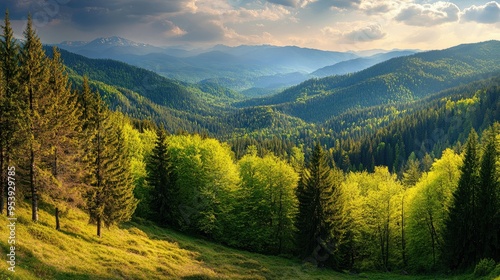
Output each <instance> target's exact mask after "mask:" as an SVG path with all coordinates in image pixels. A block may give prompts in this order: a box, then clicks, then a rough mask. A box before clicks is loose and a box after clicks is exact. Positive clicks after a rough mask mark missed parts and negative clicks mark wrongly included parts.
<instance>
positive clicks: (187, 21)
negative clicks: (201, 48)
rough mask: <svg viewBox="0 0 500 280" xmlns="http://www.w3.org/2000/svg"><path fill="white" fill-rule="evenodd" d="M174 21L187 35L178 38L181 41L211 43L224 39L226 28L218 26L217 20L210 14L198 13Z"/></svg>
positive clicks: (179, 17) (174, 18)
mask: <svg viewBox="0 0 500 280" xmlns="http://www.w3.org/2000/svg"><path fill="white" fill-rule="evenodd" d="M172 21H173V22H175V24H176V25H177V26H179V27H180V28H181V29H182V30H183V31H184V32H185V34H184V35H182V36H180V37H178V38H177V39H178V40H180V41H187V42H210V41H216V40H221V39H223V38H224V34H225V31H224V28H223V26H222V25H221V24H218V23H217V21H216V18H214V17H213V16H212V15H209V14H203V13H197V14H196V15H194V14H191V16H190V14H186V15H182V16H176V17H173V18H172Z"/></svg>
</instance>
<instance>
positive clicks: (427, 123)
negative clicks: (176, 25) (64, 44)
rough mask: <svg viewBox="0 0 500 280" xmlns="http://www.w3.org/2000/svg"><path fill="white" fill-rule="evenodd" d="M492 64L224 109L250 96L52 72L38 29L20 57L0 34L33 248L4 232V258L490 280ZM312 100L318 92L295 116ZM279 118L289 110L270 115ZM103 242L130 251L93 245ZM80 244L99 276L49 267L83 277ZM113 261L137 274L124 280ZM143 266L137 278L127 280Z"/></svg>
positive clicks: (96, 64)
mask: <svg viewBox="0 0 500 280" xmlns="http://www.w3.org/2000/svg"><path fill="white" fill-rule="evenodd" d="M498 49H500V46H499V42H497V41H491V42H485V43H479V44H472V45H461V46H458V47H455V48H451V49H448V50H444V51H434V52H428V53H424V54H418V55H414V56H410V57H407V58H397V59H393V60H390V61H388V62H385V63H382V64H379V65H376V66H373V67H372V68H370V69H368V70H365V71H361V72H359V73H356V74H352V75H346V76H333V77H329V78H326V79H322V80H311V81H308V82H306V83H304V84H302V85H299V86H297V87H295V88H291V89H289V90H287V91H284V92H282V93H280V94H278V95H276V96H275V97H272V98H270V99H266V100H265V101H255V100H254V101H244V102H248V104H250V103H252V102H257V103H259V102H263V104H267V105H261V106H255V107H245V108H235V107H233V106H232V105H233V102H236V101H238V99H239V98H241V96H240V95H239V94H237V93H234V92H232V91H230V90H227V89H224V88H222V87H218V86H216V85H211V84H205V85H203V86H194V85H190V84H185V83H181V82H177V81H173V80H169V79H165V78H163V77H160V76H158V75H156V74H154V73H152V72H149V71H146V70H142V69H139V68H135V67H131V66H128V65H126V64H123V63H119V62H115V61H111V60H90V59H87V58H83V57H81V56H76V55H73V54H70V53H63V54H61V53H60V52H59V51H58V50H57V49H56V48H54V49H52V50H51V51H50V52H49V53H47V52H46V51H45V49H44V48H43V46H42V44H41V41H40V39H39V38H38V36H37V34H36V32H35V30H34V29H33V24H32V20H31V18H30V17H29V18H28V24H27V26H26V29H25V32H24V40H23V41H22V42H19V41H17V40H15V39H14V37H13V32H12V28H11V25H10V22H9V17H8V14H6V17H5V21H4V27H3V34H2V40H1V44H0V55H1V57H2V60H1V62H0V66H1V71H0V81H1V83H0V104H1V107H0V109H1V110H0V121H1V123H0V124H1V131H2V133H1V134H0V169H1V172H0V181H1V184H2V185H3V186H5V188H0V213H1V214H2V215H4V214H5V215H7V217H8V218H6V219H7V220H8V219H17V218H18V217H19V220H18V221H19V223H18V227H19V228H20V229H19V233H20V234H21V233H22V236H23V238H26V239H30V238H31V240H37V241H34V244H35V243H36V245H33V244H28V243H24V241H21V240H20V239H17V240H16V238H15V235H16V230H15V229H14V230H12V229H10V228H9V230H10V236H12V232H14V238H10V237H9V239H5V238H4V239H1V240H0V244H1V247H2V248H3V249H4V250H5V251H7V252H8V254H7V256H9V261H10V262H7V264H8V265H9V266H8V267H7V269H8V270H11V271H12V270H15V269H18V270H21V271H23V273H24V274H23V275H29V276H30V277H32V278H34V279H37V278H39V279H44V278H47V277H49V278H50V277H52V278H55V279H65V278H66V279H67V278H71V277H73V276H74V277H80V278H81V279H88V278H89V277H90V278H92V277H93V275H98V276H96V277H101V278H106V277H110V276H109V275H110V274H112V275H119V276H118V277H121V278H137V277H138V276H137V275H138V274H140V273H146V276H144V275H141V276H140V278H143V279H151V278H152V279H154V278H162V277H167V278H168V277H171V278H181V277H185V278H188V279H190V278H191V279H192V278H196V279H198V278H209V279H210V278H227V279H231V278H232V277H236V278H245V277H246V276H242V275H241V274H240V273H239V271H236V272H235V271H234V269H241V270H244V269H246V268H248V266H250V267H251V268H252V269H251V270H252V271H253V272H254V273H256V274H257V275H258V277H260V278H266V277H267V278H275V279H280V278H281V279H287V278H289V277H301V278H305V279H307V278H311V277H313V276H316V275H318V274H322V273H323V272H324V271H326V272H324V273H325V274H326V275H327V276H326V277H330V276H331V275H342V276H341V277H344V276H345V277H350V276H349V275H348V274H332V273H331V272H330V271H331V270H336V271H339V272H348V273H350V274H353V275H354V276H353V277H358V276H357V274H358V273H363V272H366V271H378V272H393V273H394V272H395V273H403V274H412V275H418V274H422V273H432V274H436V273H439V274H442V275H444V276H443V277H450V276H452V275H454V274H456V273H462V274H468V275H470V274H472V273H473V274H474V276H475V277H484V279H491V278H494V277H498V276H500V265H498V264H497V263H498V262H499V261H500V238H499V236H500V215H499V213H500V166H499V162H500V98H499V96H500V76H499V75H498V59H499V57H498ZM144 81H147V83H146V84H144V83H143V82H144ZM326 81H334V83H332V84H328V83H326ZM409 81H412V83H409ZM354 82H355V83H354ZM141 83H142V84H141ZM377 85H379V86H380V87H377ZM337 87H338V88H339V91H337ZM304 88H314V89H315V91H314V93H313V94H312V96H311V94H305V95H302V96H301V98H302V99H300V100H295V99H294V98H293V96H299V95H297V94H295V93H296V92H298V91H301V89H304ZM341 88H342V90H344V91H345V92H344V93H342V90H340V89H341ZM318 89H322V90H324V92H323V91H321V92H320V91H317V90H318ZM370 89H371V90H372V91H370ZM378 89H382V90H380V91H378ZM294 92H295V93H294ZM289 93H292V95H288V94H289ZM348 93H349V94H348ZM368 95H369V96H370V97H372V98H371V99H368V98H364V97H366V96H368ZM330 98H333V99H330ZM392 98H396V99H395V100H394V101H395V102H389V100H392ZM281 99H284V100H289V101H286V102H288V103H285V104H281V103H280V104H278V103H273V102H274V101H277V100H278V101H279V100H281ZM331 100H336V101H335V102H334V103H329V102H330V101H331ZM339 100H343V101H342V102H340V101H339ZM337 101H338V102H337ZM280 102H281V101H280ZM316 102H319V103H316ZM320 103H321V104H320ZM243 104H244V103H239V105H240V106H243ZM313 105H314V106H313ZM368 105H370V106H368ZM311 106H313V107H311ZM325 108H327V109H325ZM287 112H288V113H291V114H290V115H289V114H287ZM299 112H300V113H299ZM307 114H310V116H312V115H314V119H316V120H325V121H324V122H318V123H311V122H308V121H310V120H311V118H309V117H304V116H305V115H307ZM326 120H327V121H326ZM49 210H50V212H52V213H54V218H49V217H47V216H48V215H52V213H50V214H49V212H48V211H49ZM71 213H77V214H71ZM18 215H19V216H18ZM6 219H4V220H6ZM82 220H88V222H89V224H90V225H91V226H92V227H95V228H93V230H92V231H93V232H94V233H95V236H94V234H93V233H90V230H89V229H88V228H87V226H84V225H82V224H83V223H82ZM130 220H133V221H134V222H133V223H128V224H124V223H127V222H128V221H130ZM48 221H54V224H53V227H54V228H55V230H52V231H50V232H51V233H53V234H54V235H49V234H48V233H46V231H47V228H48V227H50V226H52V225H50V224H49V222H48ZM61 223H62V224H63V225H62V226H61ZM65 225H70V226H65ZM9 226H10V225H9ZM128 226H129V227H130V228H129V229H128V230H127V233H125V232H124V229H123V227H128ZM80 227H82V228H83V229H81V228H80ZM120 227H121V228H120ZM139 227H140V228H141V229H139ZM158 227H164V228H168V231H165V230H163V229H158ZM25 229H26V230H25ZM5 231H6V230H5ZM56 231H57V232H56ZM177 231H178V232H182V233H183V234H188V235H195V236H197V237H199V238H202V239H204V241H203V242H205V244H207V243H208V244H209V245H208V246H213V248H214V249H213V251H214V252H211V251H210V250H207V249H206V248H203V249H200V248H197V247H196V248H193V247H186V248H183V249H179V248H178V246H174V244H175V242H177V241H176V240H175V239H180V240H182V241H180V242H181V243H182V244H186V243H189V244H188V245H187V246H193V245H190V244H192V242H186V241H185V238H186V237H185V235H181V234H179V233H177ZM173 232H175V233H173ZM112 233H115V234H124V235H125V236H126V237H127V238H129V239H127V240H126V241H119V240H112V239H103V236H107V235H108V234H112ZM170 238H173V240H171V239H170ZM12 239H13V241H12ZM116 239H119V237H116ZM166 239H168V240H166ZM61 240H64V242H63V241H61ZM72 240H74V241H75V243H77V244H81V245H82V246H83V245H85V246H90V250H95V251H96V255H97V256H98V258H97V259H96V258H94V259H92V261H94V262H95V263H96V265H102V266H103V267H106V269H107V270H106V272H96V271H95V269H94V270H92V269H89V268H88V266H87V265H85V264H82V263H81V262H80V261H78V262H76V263H75V264H72V263H71V261H70V262H69V263H66V262H65V263H64V265H61V264H60V263H61V262H59V264H57V265H56V264H54V263H55V261H54V257H53V254H51V252H52V251H53V250H57V251H58V252H60V253H61V254H60V255H61V258H63V257H64V256H65V255H66V254H67V255H70V256H73V255H74V254H77V255H78V256H81V257H82V258H81V259H85V260H90V257H89V256H88V255H84V254H83V253H82V252H80V251H78V250H76V249H75V248H74V246H71V245H69V244H64V243H68V242H70V243H71V241H72ZM54 242H55V243H57V244H59V245H58V247H57V249H54V247H53V245H51V244H52V243H54ZM209 242H211V243H209ZM222 245H223V246H229V247H232V248H237V249H240V250H245V251H251V252H255V253H260V254H263V255H273V257H264V256H262V255H261V256H260V257H259V258H261V257H262V258H263V259H266V261H268V262H270V263H273V262H285V263H286V264H283V266H287V265H291V266H293V267H295V268H296V267H297V266H300V267H301V268H300V269H301V272H297V271H293V272H286V271H285V269H283V268H282V269H281V270H279V269H278V270H277V271H280V273H278V272H274V271H262V270H265V269H266V267H275V266H276V265H274V264H273V265H269V264H267V265H266V266H262V265H261V264H260V263H255V261H254V262H252V261H249V260H248V259H247V258H246V257H239V258H238V260H241V261H242V262H241V263H237V264H236V265H235V264H234V263H232V264H231V265H229V264H227V263H226V264H224V263H222V264H221V263H219V262H216V263H217V265H214V261H213V258H215V257H214V256H215V255H217V254H218V253H220V251H223V252H225V250H226V249H225V248H224V247H222ZM39 246H42V247H44V248H51V249H50V251H47V252H41V251H40V250H39V249H38V248H39ZM103 246H106V247H105V248H104V247H103ZM123 248H126V249H125V252H124V249H123ZM221 248H224V249H221ZM74 251H78V252H77V253H75V252H74ZM191 251H196V252H198V253H196V252H195V253H192V252H191ZM231 252H233V251H231ZM9 254H10V255H9ZM114 254H118V255H119V257H118V256H114ZM124 254H131V256H133V257H131V258H130V261H132V262H129V263H128V264H127V265H124V260H123V258H122V256H123V255H124ZM193 254H194V255H195V256H194V257H193ZM245 254H247V253H245ZM136 255H137V256H136ZM139 255H140V256H139ZM44 256H47V263H48V264H49V265H47V264H45V263H43V261H42V260H43V258H44ZM162 256H163V257H162ZM166 256H168V257H166ZM253 256H255V255H253ZM275 256H280V258H278V257H275ZM68 258H69V259H70V258H71V257H68ZM285 258H288V260H285ZM159 259H163V260H159ZM165 259H166V260H165ZM193 259H195V260H193ZM65 260H66V259H65ZM224 261H225V262H228V260H227V259H225V260H224ZM233 261H234V260H233ZM40 262H42V263H40ZM137 262H145V263H146V264H147V265H146V267H145V268H144V269H140V271H138V269H136V268H137V267H140V266H141V265H140V264H139V263H137ZM155 262H159V263H158V265H157V266H156V267H152V265H153V264H154V263H155ZM162 262H163V263H162ZM165 262H166V264H165ZM172 262H174V263H176V264H177V266H170V265H169V264H170V263H172ZM301 263H302V264H301ZM4 265H5V263H4ZM184 265H186V266H187V267H192V268H193V269H195V270H196V272H197V274H196V275H192V274H189V273H187V272H186V270H188V268H186V266H184ZM47 266H50V267H52V269H50V270H48V271H43V268H46V267H47ZM219 266H220V267H219ZM207 267H209V268H207ZM217 267H218V268H217ZM228 267H229V268H228ZM245 267H246V268H245ZM270 269H271V268H270ZM326 269H328V270H326ZM32 270H35V271H36V272H34V273H33V274H30V273H28V272H27V271H32ZM252 271H249V272H248V273H249V274H251V273H252ZM304 271H305V273H303V272H304ZM9 273H10V272H9ZM0 275H3V274H0ZM10 276H12V277H13V278H19V277H22V275H21V276H16V275H15V274H13V275H11V274H9V277H10ZM247 276H248V275H247ZM113 277H114V276H113ZM251 277H253V276H252V275H250V276H248V278H251ZM382 277H384V276H382ZM19 279H20V278H19Z"/></svg>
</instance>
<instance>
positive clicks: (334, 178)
mask: <svg viewBox="0 0 500 280" xmlns="http://www.w3.org/2000/svg"><path fill="white" fill-rule="evenodd" d="M341 174H342V173H341V172H340V171H338V172H334V171H333V170H332V169H330V167H329V166H328V164H327V160H326V157H325V154H324V152H323V149H322V148H321V146H320V145H319V144H316V146H315V148H314V150H313V154H312V157H311V160H310V163H309V167H308V169H306V170H305V171H304V172H303V173H302V178H301V181H300V183H299V187H298V190H297V196H298V200H299V214H298V217H297V229H298V245H299V248H298V249H299V252H301V254H302V257H304V258H306V259H307V258H311V257H312V258H313V260H314V261H316V262H318V265H329V266H331V267H334V268H337V269H338V268H340V263H341V257H342V252H340V248H341V247H342V246H343V242H344V239H345V233H346V224H345V216H344V213H343V209H344V207H343V200H342V195H341V191H340V189H339V187H340V181H341V179H342V177H341V176H342V175H341Z"/></svg>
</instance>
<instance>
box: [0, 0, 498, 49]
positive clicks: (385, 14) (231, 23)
mask: <svg viewBox="0 0 500 280" xmlns="http://www.w3.org/2000/svg"><path fill="white" fill-rule="evenodd" d="M6 9H8V10H9V12H10V18H11V23H12V25H13V27H14V32H15V34H16V36H18V37H22V32H23V29H24V27H25V25H26V18H27V15H28V13H31V15H32V17H33V21H34V24H35V27H36V29H37V33H38V35H39V36H40V38H41V39H42V42H44V43H47V44H52V43H59V42H62V41H66V40H70V41H90V40H93V39H95V38H97V37H108V36H120V37H124V38H126V39H130V40H133V41H136V42H141V43H148V44H152V45H156V46H186V47H192V48H196V47H208V46H213V45H216V44H224V45H228V46H238V45H261V44H270V45H278V46H290V45H294V46H299V47H306V48H314V49H322V50H331V51H361V50H370V49H385V50H389V49H420V50H429V49H444V48H447V47H451V46H454V45H458V44H461V43H473V42H480V41H486V40H500V4H499V2H497V1H488V0H482V1H481V0H471V1H463V0H453V1H446V2H445V1H425V0H351V1H349V0H1V3H0V12H1V14H2V18H4V16H3V13H4V11H5V10H6ZM2 21H3V20H2Z"/></svg>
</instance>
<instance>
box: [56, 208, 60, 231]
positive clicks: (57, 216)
mask: <svg viewBox="0 0 500 280" xmlns="http://www.w3.org/2000/svg"><path fill="white" fill-rule="evenodd" d="M60 229H61V227H60V225H59V208H57V207H56V230H60Z"/></svg>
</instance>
